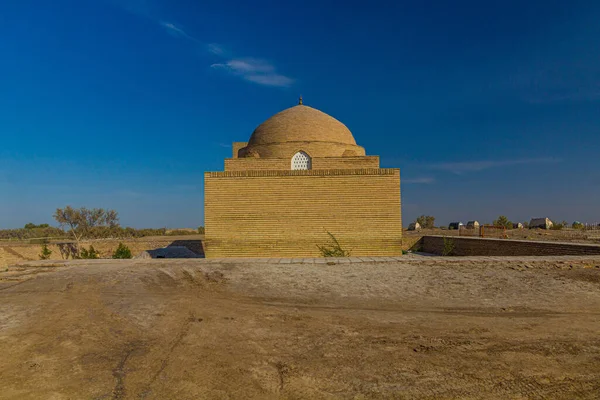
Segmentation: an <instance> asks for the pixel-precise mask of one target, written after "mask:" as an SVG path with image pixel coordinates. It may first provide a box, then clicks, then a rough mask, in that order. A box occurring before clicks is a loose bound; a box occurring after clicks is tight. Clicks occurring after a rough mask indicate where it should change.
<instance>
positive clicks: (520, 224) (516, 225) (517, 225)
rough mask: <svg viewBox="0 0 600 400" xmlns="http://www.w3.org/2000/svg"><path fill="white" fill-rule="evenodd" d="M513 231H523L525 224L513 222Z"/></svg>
mask: <svg viewBox="0 0 600 400" xmlns="http://www.w3.org/2000/svg"><path fill="white" fill-rule="evenodd" d="M513 229H523V224H522V223H520V222H513Z"/></svg>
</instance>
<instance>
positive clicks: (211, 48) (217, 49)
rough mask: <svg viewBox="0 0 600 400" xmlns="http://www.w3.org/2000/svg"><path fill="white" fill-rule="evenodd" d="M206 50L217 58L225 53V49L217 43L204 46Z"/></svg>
mask: <svg viewBox="0 0 600 400" xmlns="http://www.w3.org/2000/svg"><path fill="white" fill-rule="evenodd" d="M206 49H207V50H208V52H209V53H212V54H215V55H217V56H224V55H225V53H226V51H225V48H224V47H223V46H221V45H220V44H218V43H209V44H207V45H206Z"/></svg>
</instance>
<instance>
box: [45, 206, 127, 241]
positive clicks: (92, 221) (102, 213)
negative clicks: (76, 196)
mask: <svg viewBox="0 0 600 400" xmlns="http://www.w3.org/2000/svg"><path fill="white" fill-rule="evenodd" d="M53 217H54V219H55V220H56V222H58V223H59V224H60V226H61V227H63V228H64V227H66V226H68V227H69V232H70V233H71V234H72V235H73V238H74V239H75V241H76V242H77V249H78V250H79V243H80V242H81V241H82V240H83V239H85V238H86V237H87V236H88V235H89V232H90V230H91V229H92V228H94V227H96V226H108V227H111V228H112V227H116V226H118V225H119V215H118V213H117V212H116V211H115V210H105V209H103V208H92V209H88V208H85V207H81V208H73V207H71V206H66V207H65V208H57V209H56V213H55V214H54V215H53Z"/></svg>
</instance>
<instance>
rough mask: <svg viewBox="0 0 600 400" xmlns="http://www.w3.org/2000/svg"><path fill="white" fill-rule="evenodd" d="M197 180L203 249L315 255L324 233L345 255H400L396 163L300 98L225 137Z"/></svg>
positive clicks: (215, 253)
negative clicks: (249, 129)
mask: <svg viewBox="0 0 600 400" xmlns="http://www.w3.org/2000/svg"><path fill="white" fill-rule="evenodd" d="M364 134H365V135H366V134H367V132H365V133H364ZM204 185H205V201H204V207H205V252H206V256H207V257H318V256H320V251H319V248H318V247H317V246H323V245H328V244H329V242H330V236H329V234H328V233H331V234H332V235H334V236H335V238H336V239H337V240H338V241H339V243H340V245H341V246H342V247H343V248H344V249H345V250H348V251H350V253H351V255H352V256H387V255H390V256H391V255H399V254H401V253H402V249H401V245H402V220H401V212H400V170H399V169H396V168H380V167H379V157H378V156H367V155H366V154H365V149H364V148H363V147H361V146H359V145H358V144H357V143H356V141H355V139H354V136H353V135H352V133H351V132H350V130H349V129H348V128H347V127H346V126H345V125H344V124H343V123H341V122H340V121H338V120H336V119H335V118H333V117H331V116H329V115H327V114H325V113H323V112H321V111H319V110H317V109H315V108H312V107H308V106H305V105H303V104H302V98H301V99H300V104H298V105H296V106H294V107H291V108H288V109H286V110H284V111H281V112H279V113H277V114H275V115H274V116H272V117H271V118H269V119H268V120H266V121H265V122H263V123H262V124H261V125H259V126H258V127H257V128H256V129H255V130H254V132H253V133H252V135H251V136H250V140H249V141H248V142H235V143H233V154H232V157H231V158H227V159H225V168H224V171H220V172H206V173H205V174H204Z"/></svg>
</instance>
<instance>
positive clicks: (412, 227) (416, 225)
mask: <svg viewBox="0 0 600 400" xmlns="http://www.w3.org/2000/svg"><path fill="white" fill-rule="evenodd" d="M408 230H409V231H420V230H421V224H420V223H418V222H412V223H411V224H410V225H408Z"/></svg>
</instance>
